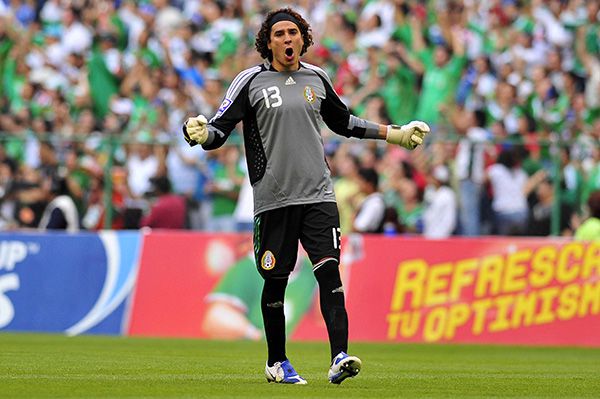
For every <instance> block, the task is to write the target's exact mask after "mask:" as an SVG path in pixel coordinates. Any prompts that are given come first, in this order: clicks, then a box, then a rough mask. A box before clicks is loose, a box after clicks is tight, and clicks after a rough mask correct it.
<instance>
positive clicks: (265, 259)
mask: <svg viewBox="0 0 600 399" xmlns="http://www.w3.org/2000/svg"><path fill="white" fill-rule="evenodd" d="M275 262H276V261H275V255H273V252H271V251H265V253H264V254H263V256H262V259H261V260H260V267H262V268H263V269H265V270H271V269H272V268H274V267H275Z"/></svg>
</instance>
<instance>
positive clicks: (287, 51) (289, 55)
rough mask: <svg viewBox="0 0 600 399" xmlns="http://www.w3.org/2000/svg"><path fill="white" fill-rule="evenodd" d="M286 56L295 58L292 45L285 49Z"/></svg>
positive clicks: (289, 58)
mask: <svg viewBox="0 0 600 399" xmlns="http://www.w3.org/2000/svg"><path fill="white" fill-rule="evenodd" d="M285 58H287V59H288V60H292V59H293V58H294V49H293V48H291V47H288V48H286V49H285Z"/></svg>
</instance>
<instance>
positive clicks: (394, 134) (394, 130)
mask: <svg viewBox="0 0 600 399" xmlns="http://www.w3.org/2000/svg"><path fill="white" fill-rule="evenodd" d="M429 131H430V129H429V126H428V125H427V123H425V122H421V121H412V122H409V123H408V124H406V125H402V126H398V125H389V126H388V129H387V136H386V138H385V141H387V142H388V143H390V144H398V145H400V146H402V147H404V148H406V149H409V150H414V149H415V147H417V146H418V145H420V144H423V141H424V139H425V135H427V133H429Z"/></svg>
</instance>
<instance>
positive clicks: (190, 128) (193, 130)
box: [183, 115, 208, 146]
mask: <svg viewBox="0 0 600 399" xmlns="http://www.w3.org/2000/svg"><path fill="white" fill-rule="evenodd" d="M207 123H208V121H207V120H206V117H205V116H204V115H198V116H196V117H192V118H187V120H186V121H185V123H184V124H183V137H184V138H185V141H187V143H188V144H189V145H190V146H195V145H196V144H204V143H206V140H207V139H208V129H207V128H206V124H207Z"/></svg>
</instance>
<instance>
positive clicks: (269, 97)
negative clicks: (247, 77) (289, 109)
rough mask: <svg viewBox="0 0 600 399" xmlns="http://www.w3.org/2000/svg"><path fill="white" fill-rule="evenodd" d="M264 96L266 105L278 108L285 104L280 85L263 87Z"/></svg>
mask: <svg viewBox="0 0 600 399" xmlns="http://www.w3.org/2000/svg"><path fill="white" fill-rule="evenodd" d="M262 93H263V97H264V98H265V107H267V108H276V107H279V106H281V104H283V100H282V99H281V94H280V92H279V87H277V86H271V87H268V88H266V89H262Z"/></svg>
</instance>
